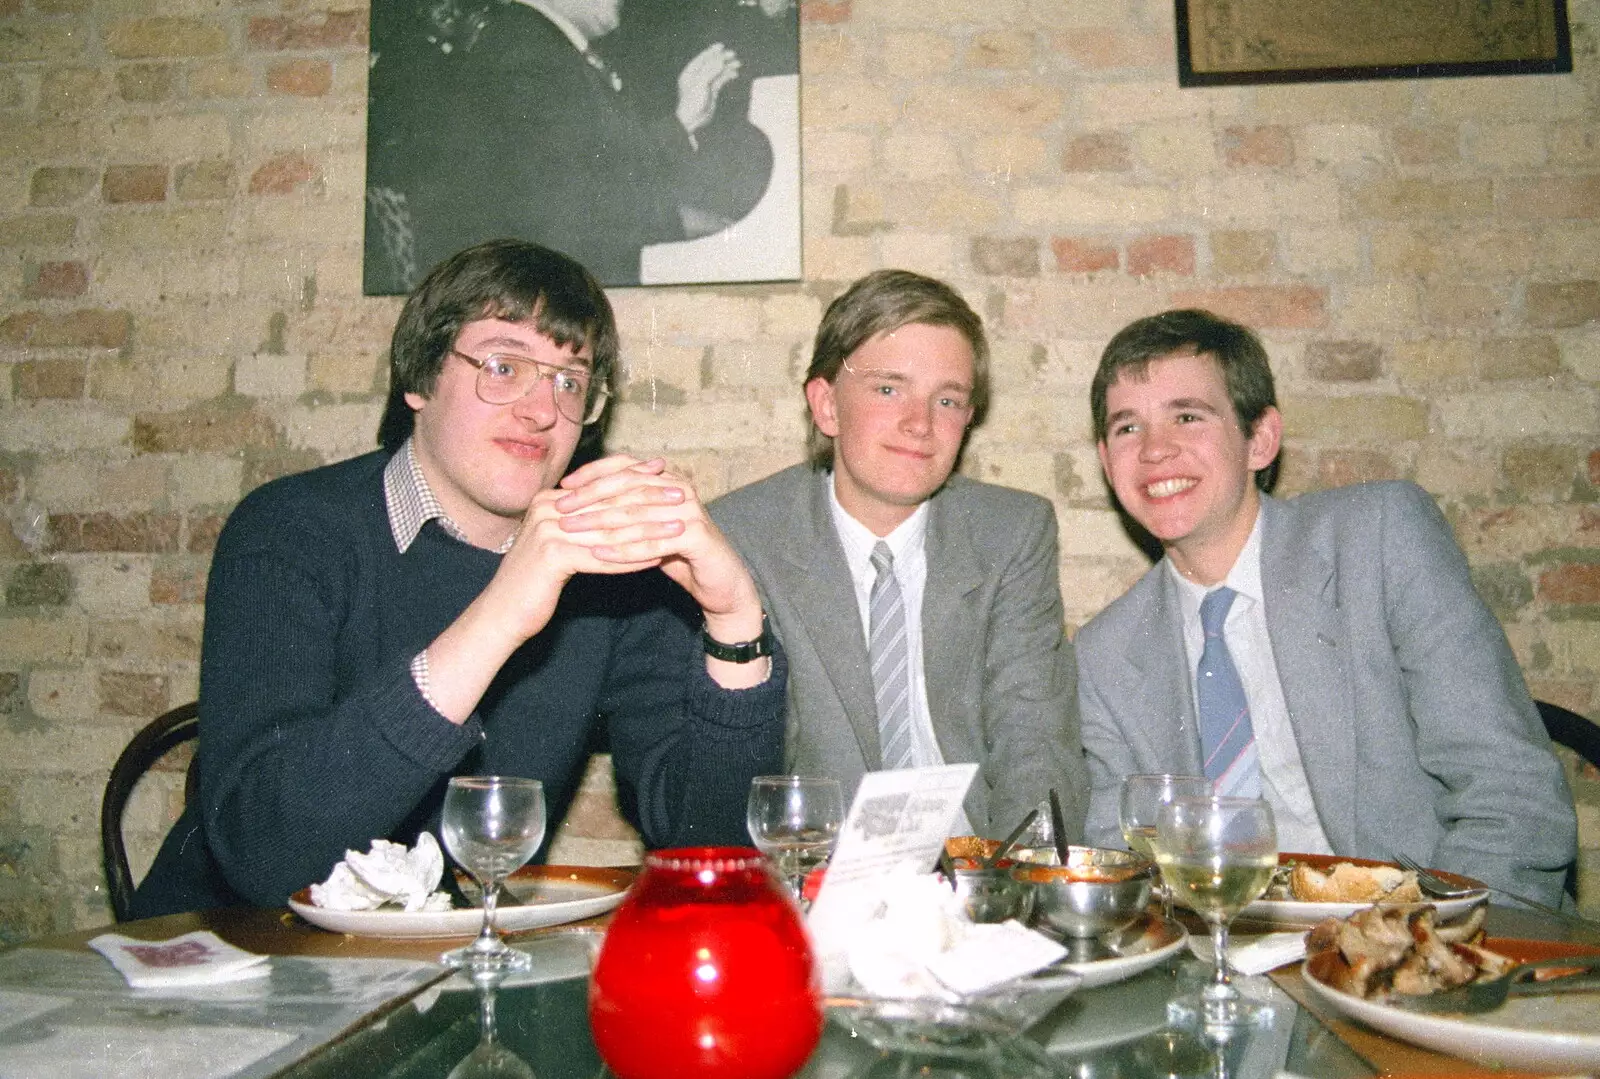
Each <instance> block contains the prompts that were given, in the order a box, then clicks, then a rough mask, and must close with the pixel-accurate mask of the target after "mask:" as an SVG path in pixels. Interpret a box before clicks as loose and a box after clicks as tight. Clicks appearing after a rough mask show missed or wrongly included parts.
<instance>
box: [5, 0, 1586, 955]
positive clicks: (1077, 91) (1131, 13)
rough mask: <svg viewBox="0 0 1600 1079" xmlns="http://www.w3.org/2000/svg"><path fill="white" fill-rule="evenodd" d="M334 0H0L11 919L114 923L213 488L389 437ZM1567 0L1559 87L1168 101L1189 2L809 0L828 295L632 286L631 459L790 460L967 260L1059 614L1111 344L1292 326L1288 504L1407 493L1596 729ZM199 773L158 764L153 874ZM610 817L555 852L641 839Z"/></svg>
mask: <svg viewBox="0 0 1600 1079" xmlns="http://www.w3.org/2000/svg"><path fill="white" fill-rule="evenodd" d="M341 2H342V0H281V2H272V0H261V2H259V3H253V4H252V3H243V2H240V3H229V2H227V0H222V2H217V0H204V2H201V0H162V2H161V3H157V2H156V0H120V2H116V3H113V2H109V0H0V364H3V367H0V507H3V510H4V513H3V515H0V582H3V585H4V597H3V599H4V606H3V607H0V942H3V941H6V940H16V939H21V938H25V937H28V936H30V935H37V934H40V933H45V932H50V931H54V930H63V929H67V928H71V927H75V926H85V925H90V924H95V923H98V922H101V921H103V920H105V919H106V918H107V908H106V906H105V901H104V898H103V891H102V888H101V885H100V875H99V869H98V853H99V843H98V838H97V832H96V823H97V816H98V800H99V796H100V791H101V787H102V784H103V782H104V778H105V775H106V772H107V769H108V768H109V766H110V763H111V761H112V760H113V759H114V757H115V755H116V753H117V752H118V750H119V748H120V747H121V745H122V744H123V743H124V742H125V741H126V739H127V738H128V737H129V736H130V735H131V734H132V733H133V732H134V731H135V730H137V729H138V728H139V727H140V726H141V725H142V724H143V723H145V722H146V721H147V720H148V719H149V718H150V717H152V716H154V715H156V714H158V713H159V712H161V711H162V710H164V709H166V708H168V707H169V706H172V705H175V704H178V703H181V702H183V701H185V700H188V699H190V698H192V697H193V696H194V694H195V660H196V650H197V641H198V635H199V629H200V624H201V616H202V610H201V606H200V599H201V595H202V592H203V587H204V581H205V575H206V567H207V562H208V558H209V553H210V550H211V544H212V540H213V537H214V536H215V535H216V531H217V528H218V526H219V524H220V522H221V521H222V519H223V518H224V517H225V515H226V514H227V512H228V510H229V508H230V507H231V506H232V505H233V503H234V502H236V501H237V500H238V498H239V497H240V496H241V494H242V493H243V492H245V491H246V490H248V489H250V488H251V487H253V486H255V485H256V484H259V483H260V482H262V481H263V480H265V479H267V478H269V477H272V476H275V475H279V474H282V473H285V472H289V471H294V470H298V469H302V468H305V467H308V466H311V465H315V464H318V463H320V462H324V461H329V460H334V459H337V458H341V457H345V456H349V455H351V454H354V453H357V452H359V451H362V450H364V449H366V448H368V447H369V446H370V445H371V443H372V432H373V430H374V427H375V421H376V416H377V413H378V408H379V404H380V399H381V390H382V386H383V373H382V372H383V363H382V360H383V350H384V346H385V342H386V339H387V335H388V331H389V329H390V327H391V324H392V321H393V318H394V316H395V314H396V311H397V309H398V303H397V301H395V300H392V299H364V298H362V297H361V295H360V277H361V275H360V250H361V243H360V237H361V215H362V200H361V191H362V184H363V175H362V172H363V139H364V130H363V125H364V120H363V116H364V105H365V98H364V89H365V79H366V75H365V72H366V55H365V40H366V21H367V13H366V10H365V8H364V7H360V8H358V7H342V6H339V4H340V3H341ZM351 2H352V3H359V0H351ZM330 5H331V6H330ZM1570 8H1571V12H1572V18H1573V32H1574V48H1575V53H1576V56H1577V59H1576V68H1577V70H1576V72H1575V73H1574V74H1573V75H1568V76H1531V77H1521V78H1492V79H1485V78H1480V79H1451V80H1426V81H1398V80H1396V81H1381V82H1366V83H1352V84H1344V85H1331V84H1330V85H1309V86H1284V87H1257V88H1234V89H1214V90H1179V89H1178V88H1177V86H1176V83H1175V77H1174V71H1175V64H1174V58H1173V37H1174V32H1173V25H1172V5H1171V4H1169V3H1167V2H1165V0H983V2H981V3H979V2H975V0H938V2H930V0H805V4H804V8H803V17H804V31H803V50H804V56H803V94H804V105H803V117H804V160H805V172H806V175H805V184H804V212H805V250H804V254H805V266H806V279H805V280H804V281H803V282H800V283H797V284H784V285H771V286H759V287H755V286H746V287H730V288H710V289H706V288H700V289H693V290H690V289H667V290H631V291H619V292H617V293H615V294H614V299H615V301H616V304H617V307H618V310H619V313H620V316H621V319H622V323H623V328H624V342H625V359H626V366H627V376H628V382H627V389H626V393H625V397H624V401H623V403H622V406H621V409H620V415H619V417H618V422H617V424H616V438H615V443H616V444H617V445H619V446H621V447H626V448H633V449H638V450H641V451H646V452H657V451H665V452H668V453H670V454H671V455H672V456H673V457H674V458H675V459H676V460H677V461H678V462H679V463H680V464H681V465H683V466H684V467H686V468H688V469H689V470H690V471H692V473H693V474H694V476H695V477H696V478H697V480H698V481H699V483H700V484H701V487H702V490H703V493H704V494H706V495H708V496H709V495H714V494H716V493H718V492H721V491H723V490H726V489H728V488H730V487H732V486H734V485H737V484H740V483H743V482H745V481H748V480H751V479H755V478H757V477H759V476H762V475H764V474H766V473H768V472H770V471H772V470H773V469H776V468H778V467H780V466H782V465H785V464H788V463H790V462H792V461H795V460H797V459H798V458H799V456H800V445H801V433H802V430H803V425H802V413H801V398H800V394H799V392H798V389H797V387H796V385H795V383H796V379H797V377H798V374H799V372H800V370H801V369H802V367H803V363H804V357H805V350H806V346H807V342H808V339H809V336H810V334H811V332H812V330H813V329H814V327H815V324H816V321H817V318H818V316H819V315H820V313H821V309H822V307H823V306H824V304H825V303H826V301H827V300H828V299H829V298H830V297H831V296H832V295H833V294H835V293H836V292H837V291H838V289H839V288H840V287H841V285H842V283H844V282H847V281H848V280H850V279H852V278H854V277H855V276H857V275H858V274H861V273H863V272H865V271H867V270H870V269H873V268H876V267H879V266H888V265H897V266H907V267H911V268H915V269H920V270H923V271H926V272H931V273H934V274H938V275H941V276H945V277H947V278H949V279H951V280H952V281H954V282H955V283H957V284H958V285H959V287H960V288H961V289H963V290H964V291H965V292H966V294H967V295H968V296H969V297H970V298H971V299H972V300H973V301H974V302H975V304H976V305H977V306H978V307H979V309H980V310H981V311H982V312H983V313H984V314H985V315H986V316H987V318H988V320H989V324H990V327H991V329H992V332H993V334H994V337H995V341H996V349H995V351H996V362H995V373H996V381H997V393H996V400H995V408H994V412H993V418H992V419H991V421H990V422H989V424H988V425H987V426H986V427H985V428H984V429H983V430H982V431H980V432H979V433H978V434H977V435H976V436H975V438H974V440H973V444H972V447H971V452H970V453H969V454H968V457H967V460H966V463H965V467H966V469H967V470H968V471H969V472H971V473H972V474H974V475H976V476H980V477H982V478H984V479H990V480H995V481H998V482H1002V483H1007V484H1012V485H1014V486H1018V487H1022V488H1025V489H1028V490H1031V491H1035V492H1038V493H1040V494H1042V495H1045V496H1047V497H1049V498H1050V499H1052V500H1053V501H1054V503H1055V505H1056V508H1057V511H1058V513H1059V516H1060V521H1061V525H1062V581H1063V586H1064V590H1065V593H1066V607H1067V614H1068V618H1069V620H1070V621H1071V622H1072V624H1073V625H1078V624H1081V623H1082V621H1083V620H1085V619H1086V618H1088V617H1089V616H1090V615H1092V614H1093V613H1094V612H1095V611H1096V610H1098V609H1099V608H1100V607H1101V606H1102V605H1103V604H1104V603H1105V602H1106V601H1107V600H1109V599H1110V598H1112V597H1113V596H1115V595H1117V594H1118V593H1119V592H1120V591H1121V590H1122V589H1123V588H1125V587H1126V586H1127V585H1128V583H1129V582H1130V581H1132V580H1133V579H1134V578H1135V577H1136V576H1137V575H1138V574H1139V573H1140V572H1141V571H1142V569H1143V568H1144V563H1143V562H1142V561H1141V559H1140V556H1139V555H1138V554H1137V552H1136V551H1135V549H1134V548H1133V547H1132V546H1131V545H1130V544H1129V542H1128V541H1127V539H1126V538H1125V537H1124V535H1123V533H1122V531H1121V529H1120V528H1119V526H1118V524H1117V521H1116V518H1115V517H1114V515H1113V514H1112V513H1111V512H1110V511H1109V509H1108V506H1107V501H1106V495H1105V489H1104V486H1103V484H1102V483H1101V481H1100V479H1099V476H1098V469H1097V465H1096V461H1095V454H1094V450H1093V447H1092V445H1091V443H1090V441H1089V437H1088V433H1087V427H1088V422H1087V406H1086V397H1087V385H1088V380H1089V376H1090V373H1091V371H1092V368H1093V364H1094V360H1095V357H1096V356H1097V353H1098V350H1099V348H1100V347H1101V345H1102V344H1103V343H1104V341H1105V339H1106V338H1107V336H1108V335H1109V334H1110V333H1112V332H1113V331H1115V330H1116V329H1118V328H1119V327H1120V326H1121V325H1123V324H1124V323H1125V322H1126V321H1128V320H1129V319H1131V318H1134V317H1137V316H1139V315H1143V314H1147V313H1150V312H1154V311H1156V310H1159V309H1162V308H1165V307H1167V306H1170V305H1174V304H1201V305H1206V306H1209V307H1212V308H1214V309H1216V310H1218V311H1221V312H1224V313H1226V314H1229V315H1232V316H1235V317H1238V318H1241V319H1243V320H1245V321H1247V322H1250V323H1251V324H1253V325H1255V326H1257V327H1259V328H1260V329H1261V330H1262V332H1263V334H1264V335H1265V337H1266V339H1267V342H1268V344H1269V347H1270V349H1271V351H1272V353H1273V356H1274V359H1275V361H1276V365H1277V369H1278V371H1279V372H1280V376H1281V380H1282V391H1283V396H1284V398H1285V407H1284V411H1285V414H1286V416H1287V421H1288V445H1287V451H1286V460H1285V469H1284V483H1283V488H1284V489H1286V490H1289V491H1298V490H1304V489H1308V488H1315V487H1321V486H1326V485H1329V484H1337V483H1344V482H1349V481H1352V480H1361V479H1370V478H1377V477H1392V476H1403V477H1409V478H1413V479H1416V480H1417V481H1419V482H1420V483H1422V484H1423V485H1424V486H1426V487H1427V488H1428V489H1429V490H1430V491H1432V492H1433V493H1434V494H1435V495H1436V496H1437V497H1438V499H1439V500H1440V502H1441V504H1442V505H1443V506H1444V508H1445V510H1446V512H1447V513H1448V514H1449V517H1450V519H1451V521H1452V522H1453V523H1454V525H1455V526H1456V529H1457V532H1458V535H1459V538H1460V540H1461V542H1462V544H1463V546H1464V547H1465V548H1466V550H1467V552H1468V555H1469V556H1470V558H1471V560H1472V564H1473V567H1474V571H1475V573H1476V575H1477V578H1478V583H1479V586H1480V588H1481V589H1482V591H1483V593H1484V595H1485V596H1486V598H1487V599H1488V600H1489V601H1490V603H1491V604H1492V605H1493V606H1494V608H1495V610H1496V612H1497V613H1498V614H1499V616H1500V617H1501V619H1502V620H1503V621H1504V623H1505V625H1506V628H1507V631H1508V632H1509V634H1510V636H1511V639H1512V642H1513V644H1514V646H1515V648H1516V649H1517V653H1518V656H1519V658H1520V659H1521V661H1522V663H1523V665H1524V667H1525V668H1526V670H1527V672H1528V676H1529V680H1530V682H1531V684H1532V686H1533V689H1534V692H1535V694H1536V695H1537V696H1541V697H1545V698H1548V699H1551V700H1555V701H1558V702H1560V703H1562V704H1565V705H1567V706H1569V707H1572V708H1574V709H1576V710H1578V711H1580V712H1584V713H1586V714H1588V715H1590V716H1595V715H1600V504H1597V501H1596V492H1597V489H1600V434H1597V432H1600V422H1597V419H1600V414H1597V394H1600V132H1597V125H1596V119H1597V117H1600V65H1597V63H1596V55H1595V53H1596V21H1597V19H1600V2H1597V0H1573V2H1572V3H1571V4H1570ZM1574 780H1575V789H1576V790H1577V792H1578V795H1579V799H1580V802H1581V806H1580V810H1581V814H1582V823H1583V844H1584V847H1585V861H1584V868H1585V878H1584V890H1583V895H1584V899H1585V904H1586V906H1587V908H1588V910H1589V911H1590V912H1591V913H1600V775H1597V774H1596V773H1595V772H1594V771H1592V770H1590V771H1587V772H1585V773H1583V774H1578V773H1577V771H1576V768H1575V767H1574ZM180 798H181V794H180V783H179V774H178V772H176V771H174V770H170V769H169V770H168V771H166V772H164V773H162V774H158V775H157V776H156V777H155V780H154V782H152V783H151V784H149V785H147V789H144V790H142V791H141V793H140V795H139V798H138V799H137V800H136V803H135V806H134V812H133V817H132V820H131V822H130V827H131V830H132V831H133V832H134V833H135V838H136V840H138V841H139V842H138V843H136V846H137V847H138V849H139V855H138V858H139V859H140V861H141V863H142V862H143V861H144V860H147V859H148V857H149V856H150V847H151V844H152V843H153V842H154V840H155V838H156V837H158V836H159V835H160V834H161V831H162V830H163V829H164V827H165V824H166V822H167V821H168V820H169V819H170V818H171V816H172V813H173V811H174V808H175V806H176V804H177V802H178V800H179V799H180ZM609 799H610V793H609V787H608V786H607V784H606V781H605V779H604V776H603V774H600V775H597V776H595V777H593V778H592V780H591V783H590V785H589V786H588V788H587V790H586V794H585V800H584V804H583V807H582V810H581V812H580V813H579V814H578V816H579V822H578V823H579V827H577V828H576V829H574V830H569V834H568V835H567V836H566V837H565V838H564V840H563V842H564V843H565V844H567V845H566V846H565V847H564V848H563V849H564V850H567V851H571V852H573V856H574V857H589V858H594V859H596V860H607V859H608V858H611V857H616V856H617V855H618V853H619V852H621V853H622V856H623V857H626V854H627V852H630V851H631V850H632V847H631V846H630V842H629V838H628V837H627V835H626V833H625V832H623V831H621V830H619V829H618V828H617V826H616V824H615V822H614V821H613V820H612V819H611V818H610V817H609V814H608V811H607V810H608V805H609Z"/></svg>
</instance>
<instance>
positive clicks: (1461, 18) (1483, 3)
mask: <svg viewBox="0 0 1600 1079" xmlns="http://www.w3.org/2000/svg"><path fill="white" fill-rule="evenodd" d="M1175 3H1176V5H1177V24H1178V26H1177V29H1178V85H1179V86H1237V85H1246V84H1253V83H1286V82H1333V81H1348V80H1355V79H1409V78H1429V77H1441V76H1458V75H1528V74H1555V73H1562V72H1570V71H1571V70H1572V36H1571V31H1570V29H1569V27H1568V23H1567V5H1566V0H1444V2H1440V0H1320V2H1318V3H1307V2H1306V0H1175Z"/></svg>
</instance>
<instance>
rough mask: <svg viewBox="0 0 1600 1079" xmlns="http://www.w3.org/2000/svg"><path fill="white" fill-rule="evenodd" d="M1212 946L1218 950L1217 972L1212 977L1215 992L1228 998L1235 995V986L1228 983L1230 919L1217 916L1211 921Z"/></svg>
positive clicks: (1214, 949)
mask: <svg viewBox="0 0 1600 1079" xmlns="http://www.w3.org/2000/svg"><path fill="white" fill-rule="evenodd" d="M1211 947H1212V950H1213V951H1215V952H1216V957H1217V961H1216V972H1215V975H1214V977H1213V978H1212V986H1213V992H1214V993H1215V995H1216V996H1218V997H1222V998H1226V997H1230V996H1232V995H1233V987H1232V986H1231V985H1230V984H1229V983H1228V921H1227V919H1226V918H1216V919H1213V920H1212V921H1211Z"/></svg>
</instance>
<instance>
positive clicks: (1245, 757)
mask: <svg viewBox="0 0 1600 1079" xmlns="http://www.w3.org/2000/svg"><path fill="white" fill-rule="evenodd" d="M1237 595H1238V593H1237V592H1235V591H1234V590H1233V589H1231V588H1226V587H1224V588H1216V589H1213V590H1212V591H1210V592H1207V593H1206V595H1205V598H1204V599H1203V600H1201V601H1200V628H1201V629H1202V630H1203V631H1204V632H1205V647H1204V648H1203V649H1202V650H1201V652H1200V665H1199V667H1198V668H1197V670H1196V671H1195V696H1196V698H1197V700H1198V703H1199V707H1200V751H1201V754H1202V756H1204V758H1205V770H1206V778H1207V779H1209V780H1211V781H1212V783H1214V784H1215V785H1216V788H1217V793H1218V794H1227V795H1237V796H1240V797H1244V798H1259V797H1261V765H1260V762H1259V760H1258V758H1257V755H1256V734H1255V728H1254V727H1253V726H1251V723H1250V703H1249V701H1247V700H1246V699H1245V695H1244V684H1243V683H1242V682H1240V680H1239V670H1238V668H1237V667H1235V666H1234V665H1233V656H1231V655H1230V654H1229V653H1228V642H1227V641H1226V640H1225V639H1224V638H1223V636H1222V626H1223V623H1225V622H1226V621H1227V620H1228V609H1229V608H1230V607H1232V606H1233V600H1234V597H1235V596H1237Z"/></svg>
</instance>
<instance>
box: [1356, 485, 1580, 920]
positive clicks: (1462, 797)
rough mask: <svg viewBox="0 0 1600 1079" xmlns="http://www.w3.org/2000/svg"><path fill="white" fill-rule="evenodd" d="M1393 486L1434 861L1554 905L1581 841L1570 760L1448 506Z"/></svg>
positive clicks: (1393, 599) (1409, 694)
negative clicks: (1487, 600) (1564, 762)
mask: <svg viewBox="0 0 1600 1079" xmlns="http://www.w3.org/2000/svg"><path fill="white" fill-rule="evenodd" d="M1390 489H1391V490H1392V491H1394V492H1396V501H1397V502H1398V505H1395V504H1394V503H1391V508H1392V509H1393V512H1389V513H1386V514H1385V517H1384V529H1383V540H1382V543H1383V560H1384V565H1385V573H1384V588H1385V590H1386V592H1387V593H1388V596H1389V599H1388V601H1387V603H1386V605H1385V606H1386V610H1385V615H1386V618H1387V620H1388V622H1389V626H1388V631H1389V634H1390V637H1391V640H1392V643H1393V646H1394V651H1395V658H1396V661H1397V663H1398V664H1399V667H1400V671H1401V677H1402V680H1403V684H1404V692H1405V695H1406V699H1407V702H1408V707H1409V711H1410V714H1411V719H1412V722H1413V723H1414V724H1415V727H1416V748H1417V756H1418V760H1419V762H1420V764H1421V767H1422V769H1423V771H1424V772H1426V773H1427V774H1428V775H1429V776H1431V777H1433V778H1434V779H1435V780H1436V781H1437V783H1438V790H1437V792H1436V794H1435V798H1434V806H1435V810H1436V814H1437V817H1438V820H1439V823H1440V825H1441V826H1442V827H1443V828H1444V836H1443V838H1442V839H1441V840H1440V841H1439V843H1438V846H1437V848H1436V849H1435V851H1434V856H1433V862H1434V864H1436V865H1438V866H1440V867H1442V868H1445V869H1451V870H1455V871H1457V872H1461V873H1465V874H1468V875H1471V876H1475V877H1479V878H1481V879H1483V880H1485V881H1487V882H1489V883H1492V884H1500V885H1503V886H1505V887H1507V888H1510V889H1512V890H1514V891H1517V892H1519V893H1521V894H1524V895H1529V896H1532V897H1535V898H1539V899H1543V900H1544V901H1546V902H1550V903H1557V902H1559V901H1560V898H1561V891H1562V882H1563V879H1564V874H1565V869H1566V866H1567V864H1568V863H1569V862H1571V861H1572V859H1573V857H1574V856H1575V854H1576V845H1577V839H1576V836H1577V822H1576V817H1575V815H1574V812H1573V808H1572V796H1571V792H1570V791H1569V790H1568V788H1567V784H1566V779H1565V776H1564V774H1563V772H1562V770H1561V766H1560V764H1559V762H1558V761H1557V760H1556V759H1555V756H1554V755H1553V754H1552V753H1551V751H1550V742H1549V738H1548V737H1547V736H1546V735H1545V733H1544V728H1543V725H1542V724H1541V723H1540V721H1539V717H1538V713H1537V711H1536V710H1535V708H1534V706H1533V702H1532V700H1531V699H1530V697H1529V696H1528V690H1527V687H1526V685H1525V684H1524V682H1523V679H1522V673H1521V670H1520V669H1519V667H1518V666H1517V661H1516V657H1515V656H1514V655H1513V654H1512V652H1511V647H1510V645H1509V644H1508V643H1507V641H1506V637H1505V633H1504V632H1503V631H1502V630H1501V628H1500V625H1499V623H1498V622H1497V621H1496V620H1495V618H1494V615H1493V614H1492V613H1490V611H1489V609H1488V608H1487V607H1486V606H1485V605H1484V603H1483V601H1482V600H1481V599H1480V598H1479V597H1478V594H1477V592H1476V591H1475V590H1474V588H1473V586H1472V580H1471V575H1470V572H1469V569H1468V566H1467V561H1466V558H1465V556H1464V555H1463V554H1462V553H1461V550H1460V548H1459V547H1457V546H1456V544H1455V541H1454V538H1453V537H1452V535H1451V533H1450V529H1449V525H1448V524H1447V523H1446V522H1445V520H1444V517H1443V515H1442V514H1441V513H1440V512H1439V509H1438V507H1437V506H1436V505H1435V504H1434V501H1433V499H1432V498H1431V497H1430V496H1429V495H1428V494H1427V493H1426V492H1425V491H1423V490H1421V489H1420V488H1417V487H1415V486H1413V485H1410V484H1396V485H1393V486H1392V487H1391V488H1390Z"/></svg>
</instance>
